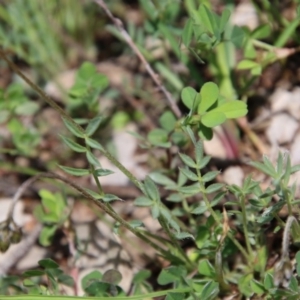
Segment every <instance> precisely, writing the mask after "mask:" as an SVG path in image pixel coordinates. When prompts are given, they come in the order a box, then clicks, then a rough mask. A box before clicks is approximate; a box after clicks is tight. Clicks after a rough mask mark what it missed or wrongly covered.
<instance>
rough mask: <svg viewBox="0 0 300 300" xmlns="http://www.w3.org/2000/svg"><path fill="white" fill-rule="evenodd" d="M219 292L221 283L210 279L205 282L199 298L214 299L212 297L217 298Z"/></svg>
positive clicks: (204, 299)
mask: <svg viewBox="0 0 300 300" xmlns="http://www.w3.org/2000/svg"><path fill="white" fill-rule="evenodd" d="M218 294H219V284H218V283H217V282H214V281H209V282H208V283H207V284H205V286H204V288H203V290H202V293H201V295H200V297H199V298H200V299H201V300H212V299H216V297H217V295H218Z"/></svg>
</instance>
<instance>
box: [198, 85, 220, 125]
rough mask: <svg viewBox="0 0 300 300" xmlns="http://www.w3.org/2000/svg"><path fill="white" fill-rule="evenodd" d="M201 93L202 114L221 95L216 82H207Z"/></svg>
mask: <svg viewBox="0 0 300 300" xmlns="http://www.w3.org/2000/svg"><path fill="white" fill-rule="evenodd" d="M200 95H201V101H200V104H199V106H198V113H199V114H200V115H201V114H204V113H205V112H206V111H207V110H208V109H209V108H210V107H211V106H212V105H213V104H214V103H215V102H216V101H217V99H218V96H219V88H218V86H217V85H216V84H215V83H214V82H207V83H205V84H204V85H203V86H202V88H201V91H200ZM208 127H209V126H208Z"/></svg>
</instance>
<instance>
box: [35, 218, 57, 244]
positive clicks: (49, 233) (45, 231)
mask: <svg viewBox="0 0 300 300" xmlns="http://www.w3.org/2000/svg"><path fill="white" fill-rule="evenodd" d="M43 221H44V222H46V221H47V218H45V217H44V218H43ZM56 230H57V226H44V227H43V228H42V230H41V233H40V236H39V242H40V243H41V245H42V246H44V247H48V246H50V245H51V243H52V238H53V236H54V234H55V232H56Z"/></svg>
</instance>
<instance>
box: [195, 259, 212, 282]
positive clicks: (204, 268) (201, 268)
mask: <svg viewBox="0 0 300 300" xmlns="http://www.w3.org/2000/svg"><path fill="white" fill-rule="evenodd" d="M198 272H199V274H201V275H204V276H207V277H210V278H213V277H214V276H215V274H216V271H215V268H214V267H213V266H212V264H211V263H210V262H209V261H208V260H207V259H203V260H201V261H200V262H199V263H198Z"/></svg>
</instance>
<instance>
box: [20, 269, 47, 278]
mask: <svg viewBox="0 0 300 300" xmlns="http://www.w3.org/2000/svg"><path fill="white" fill-rule="evenodd" d="M43 275H45V271H41V270H30V271H26V272H24V273H23V274H22V276H24V277H36V276H43Z"/></svg>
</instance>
